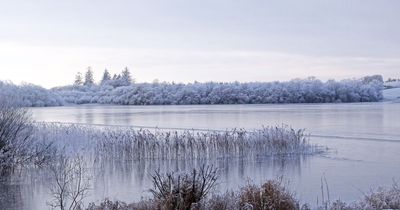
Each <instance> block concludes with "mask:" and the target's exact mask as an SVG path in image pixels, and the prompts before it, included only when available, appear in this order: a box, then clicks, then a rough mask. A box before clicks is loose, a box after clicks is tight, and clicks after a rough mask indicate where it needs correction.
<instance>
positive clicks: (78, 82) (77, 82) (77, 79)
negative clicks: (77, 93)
mask: <svg viewBox="0 0 400 210" xmlns="http://www.w3.org/2000/svg"><path fill="white" fill-rule="evenodd" d="M82 84H83V79H82V74H81V72H78V73H77V74H76V76H75V82H74V85H77V86H79V85H82Z"/></svg>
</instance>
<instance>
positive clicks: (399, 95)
mask: <svg viewBox="0 0 400 210" xmlns="http://www.w3.org/2000/svg"><path fill="white" fill-rule="evenodd" d="M383 98H384V100H386V101H393V100H394V101H400V87H398V88H391V89H386V90H384V91H383Z"/></svg>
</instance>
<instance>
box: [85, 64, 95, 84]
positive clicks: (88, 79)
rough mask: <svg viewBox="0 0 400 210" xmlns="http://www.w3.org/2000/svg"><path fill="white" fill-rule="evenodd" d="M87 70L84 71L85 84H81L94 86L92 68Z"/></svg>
mask: <svg viewBox="0 0 400 210" xmlns="http://www.w3.org/2000/svg"><path fill="white" fill-rule="evenodd" d="M87 69H88V70H87V71H86V74H85V83H83V84H84V85H85V86H90V85H93V84H94V79H93V71H92V67H90V66H89V67H88V68H87Z"/></svg>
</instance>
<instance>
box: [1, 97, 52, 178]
mask: <svg viewBox="0 0 400 210" xmlns="http://www.w3.org/2000/svg"><path fill="white" fill-rule="evenodd" d="M32 136H33V126H32V120H31V117H30V115H29V113H28V111H27V110H26V109H24V108H20V107H17V106H14V105H12V104H9V103H5V102H3V103H0V175H5V174H9V173H10V172H12V171H13V170H14V169H15V168H16V167H18V166H23V165H25V164H28V163H35V164H36V165H41V164H43V163H44V162H45V161H46V159H48V155H49V151H50V146H51V144H41V143H40V142H39V141H37V139H34V138H33V137H32Z"/></svg>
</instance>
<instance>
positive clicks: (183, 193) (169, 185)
mask: <svg viewBox="0 0 400 210" xmlns="http://www.w3.org/2000/svg"><path fill="white" fill-rule="evenodd" d="M217 179H218V175H217V169H216V168H215V167H213V166H207V167H206V166H204V165H203V166H201V167H200V169H199V170H197V169H193V171H192V173H190V174H184V175H175V174H174V173H167V174H165V175H161V174H160V172H159V171H156V172H155V174H154V175H152V182H153V187H154V189H152V190H151V193H152V194H153V196H154V199H155V200H156V201H157V202H158V203H159V207H160V208H161V209H168V210H189V209H191V208H192V206H193V204H196V203H199V202H200V201H201V200H202V199H204V198H205V197H206V196H207V194H208V193H209V192H210V190H212V189H213V188H214V187H215V186H216V181H217Z"/></svg>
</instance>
